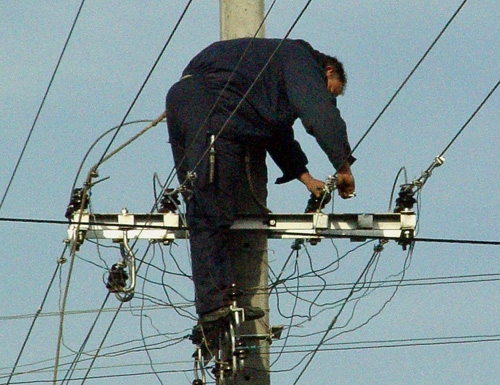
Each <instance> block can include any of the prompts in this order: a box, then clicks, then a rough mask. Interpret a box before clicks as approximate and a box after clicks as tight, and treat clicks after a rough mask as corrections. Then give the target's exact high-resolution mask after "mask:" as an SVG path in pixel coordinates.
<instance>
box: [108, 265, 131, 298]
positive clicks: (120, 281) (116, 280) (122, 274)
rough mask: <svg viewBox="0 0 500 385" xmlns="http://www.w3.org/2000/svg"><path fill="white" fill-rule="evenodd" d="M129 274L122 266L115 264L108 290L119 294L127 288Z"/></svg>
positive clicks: (112, 267)
mask: <svg viewBox="0 0 500 385" xmlns="http://www.w3.org/2000/svg"><path fill="white" fill-rule="evenodd" d="M127 279H128V274H127V272H126V271H125V269H124V268H123V266H122V265H121V264H118V263H115V264H114V265H113V266H111V269H110V270H109V276H108V282H107V283H106V288H107V289H108V290H109V291H111V292H112V293H116V292H119V291H120V290H121V289H123V288H124V287H125V286H127Z"/></svg>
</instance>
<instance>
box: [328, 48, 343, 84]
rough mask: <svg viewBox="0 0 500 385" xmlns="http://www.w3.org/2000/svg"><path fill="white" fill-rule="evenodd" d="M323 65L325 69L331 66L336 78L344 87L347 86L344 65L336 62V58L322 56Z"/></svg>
mask: <svg viewBox="0 0 500 385" xmlns="http://www.w3.org/2000/svg"><path fill="white" fill-rule="evenodd" d="M323 65H324V67H325V68H326V67H327V66H332V67H333V71H334V72H335V74H336V75H337V76H338V78H339V80H340V81H341V82H342V84H343V85H344V86H345V85H346V84H347V75H346V73H345V71H344V65H343V64H342V63H341V62H340V61H338V59H337V58H336V57H331V56H327V55H324V58H323Z"/></svg>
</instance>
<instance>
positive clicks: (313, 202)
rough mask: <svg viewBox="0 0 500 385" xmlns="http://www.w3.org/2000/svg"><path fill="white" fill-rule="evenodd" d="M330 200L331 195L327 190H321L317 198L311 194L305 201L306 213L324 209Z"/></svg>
mask: <svg viewBox="0 0 500 385" xmlns="http://www.w3.org/2000/svg"><path fill="white" fill-rule="evenodd" d="M331 200H332V194H331V193H330V192H328V191H327V190H323V191H322V192H321V195H320V196H319V197H317V196H315V195H314V194H311V197H310V198H309V200H308V201H307V207H306V210H305V212H306V213H317V212H318V211H320V210H322V209H323V208H325V206H326V205H327V204H328V203H329V202H330V201H331Z"/></svg>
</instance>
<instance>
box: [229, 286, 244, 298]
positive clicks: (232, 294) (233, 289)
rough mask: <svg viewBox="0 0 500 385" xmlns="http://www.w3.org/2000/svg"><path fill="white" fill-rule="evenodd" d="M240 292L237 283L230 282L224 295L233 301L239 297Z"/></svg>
mask: <svg viewBox="0 0 500 385" xmlns="http://www.w3.org/2000/svg"><path fill="white" fill-rule="evenodd" d="M242 294H243V292H242V291H241V290H240V289H238V287H237V285H236V284H235V283H232V284H231V286H230V287H229V289H227V292H226V297H227V298H228V299H230V300H231V301H235V300H236V298H238V297H241V295H242Z"/></svg>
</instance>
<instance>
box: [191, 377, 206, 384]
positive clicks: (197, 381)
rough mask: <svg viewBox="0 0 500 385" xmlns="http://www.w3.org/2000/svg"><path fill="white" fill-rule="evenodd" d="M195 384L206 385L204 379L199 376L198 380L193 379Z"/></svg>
mask: <svg viewBox="0 0 500 385" xmlns="http://www.w3.org/2000/svg"><path fill="white" fill-rule="evenodd" d="M193 385H204V383H203V380H200V379H199V378H197V379H196V380H193Z"/></svg>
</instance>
